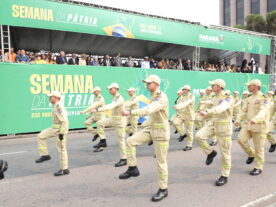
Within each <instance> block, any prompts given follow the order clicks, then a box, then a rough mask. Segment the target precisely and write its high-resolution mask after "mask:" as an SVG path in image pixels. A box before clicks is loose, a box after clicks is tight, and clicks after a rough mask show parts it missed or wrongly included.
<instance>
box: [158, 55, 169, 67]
mask: <svg viewBox="0 0 276 207" xmlns="http://www.w3.org/2000/svg"><path fill="white" fill-rule="evenodd" d="M157 67H158V69H167V64H166V61H165V60H164V59H163V58H162V59H161V60H160V61H159V62H158V63H157Z"/></svg>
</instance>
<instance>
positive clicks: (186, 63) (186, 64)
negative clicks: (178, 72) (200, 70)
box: [184, 60, 192, 70]
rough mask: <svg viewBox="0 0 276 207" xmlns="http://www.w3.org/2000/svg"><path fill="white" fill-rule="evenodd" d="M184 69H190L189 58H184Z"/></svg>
mask: <svg viewBox="0 0 276 207" xmlns="http://www.w3.org/2000/svg"><path fill="white" fill-rule="evenodd" d="M184 70H192V65H191V61H190V60H186V62H185V63H184Z"/></svg>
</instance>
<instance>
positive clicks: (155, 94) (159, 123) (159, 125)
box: [119, 75, 170, 201]
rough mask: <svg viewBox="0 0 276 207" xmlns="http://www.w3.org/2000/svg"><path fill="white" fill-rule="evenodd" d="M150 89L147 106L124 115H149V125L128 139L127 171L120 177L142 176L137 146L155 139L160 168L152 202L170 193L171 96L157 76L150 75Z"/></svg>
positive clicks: (158, 168)
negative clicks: (169, 118)
mask: <svg viewBox="0 0 276 207" xmlns="http://www.w3.org/2000/svg"><path fill="white" fill-rule="evenodd" d="M143 82H145V83H146V84H147V89H148V91H150V92H151V98H150V103H149V105H148V106H146V107H144V108H142V109H137V110H134V111H125V112H124V113H123V114H124V115H125V116H128V115H130V114H134V115H138V116H147V115H149V119H148V120H147V123H148V124H147V127H146V128H144V129H142V130H141V131H139V132H138V133H136V134H134V135H133V136H132V137H129V138H128V139H127V155H128V160H127V161H128V166H129V167H128V170H127V171H126V172H125V173H123V174H121V175H120V176H119V178H120V179H128V178H130V177H135V176H139V170H138V168H137V161H136V146H138V145H142V144H145V143H148V142H150V141H153V143H154V150H155V154H156V163H157V171H158V186H159V190H158V192H157V193H156V194H155V195H153V196H152V201H160V200H162V199H163V198H165V197H166V196H168V190H167V187H168V166H167V152H168V148H169V139H170V126H169V120H168V117H169V112H168V104H169V103H168V98H167V96H166V94H164V93H163V92H161V91H160V90H159V85H160V83H161V81H160V78H159V77H158V76H157V75H150V76H148V78H147V79H146V80H144V81H143Z"/></svg>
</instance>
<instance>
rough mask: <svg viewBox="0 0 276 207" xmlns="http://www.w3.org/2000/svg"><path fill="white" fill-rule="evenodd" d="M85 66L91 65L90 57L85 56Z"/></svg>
mask: <svg viewBox="0 0 276 207" xmlns="http://www.w3.org/2000/svg"><path fill="white" fill-rule="evenodd" d="M86 65H92V58H91V56H90V55H87V56H86Z"/></svg>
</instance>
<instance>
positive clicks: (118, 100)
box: [92, 83, 127, 167]
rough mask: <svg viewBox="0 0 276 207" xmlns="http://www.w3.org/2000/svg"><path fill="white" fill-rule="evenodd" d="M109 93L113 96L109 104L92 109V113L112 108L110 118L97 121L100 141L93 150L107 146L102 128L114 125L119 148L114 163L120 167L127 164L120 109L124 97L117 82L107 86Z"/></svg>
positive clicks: (124, 125)
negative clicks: (117, 158)
mask: <svg viewBox="0 0 276 207" xmlns="http://www.w3.org/2000/svg"><path fill="white" fill-rule="evenodd" d="M107 88H108V89H109V93H110V94H111V95H112V96H113V101H112V103H110V104H107V105H105V106H102V107H100V108H97V109H93V110H92V113H96V112H104V111H109V110H112V117H111V118H103V119H101V120H100V121H98V122H97V134H98V135H99V137H100V139H101V140H100V142H99V143H98V144H97V145H95V146H94V148H96V149H95V150H94V152H101V151H103V148H105V147H107V144H106V137H105V132H104V128H105V127H114V128H115V130H116V133H117V140H118V143H119V148H120V157H121V159H120V160H119V162H117V163H116V164H115V167H121V166H123V165H126V164H127V160H126V159H127V154H126V141H125V135H126V132H125V130H126V118H125V117H123V116H122V111H123V110H124V109H125V103H124V98H123V97H122V96H121V95H120V93H119V85H118V83H112V84H111V85H109V86H108V87H107Z"/></svg>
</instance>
